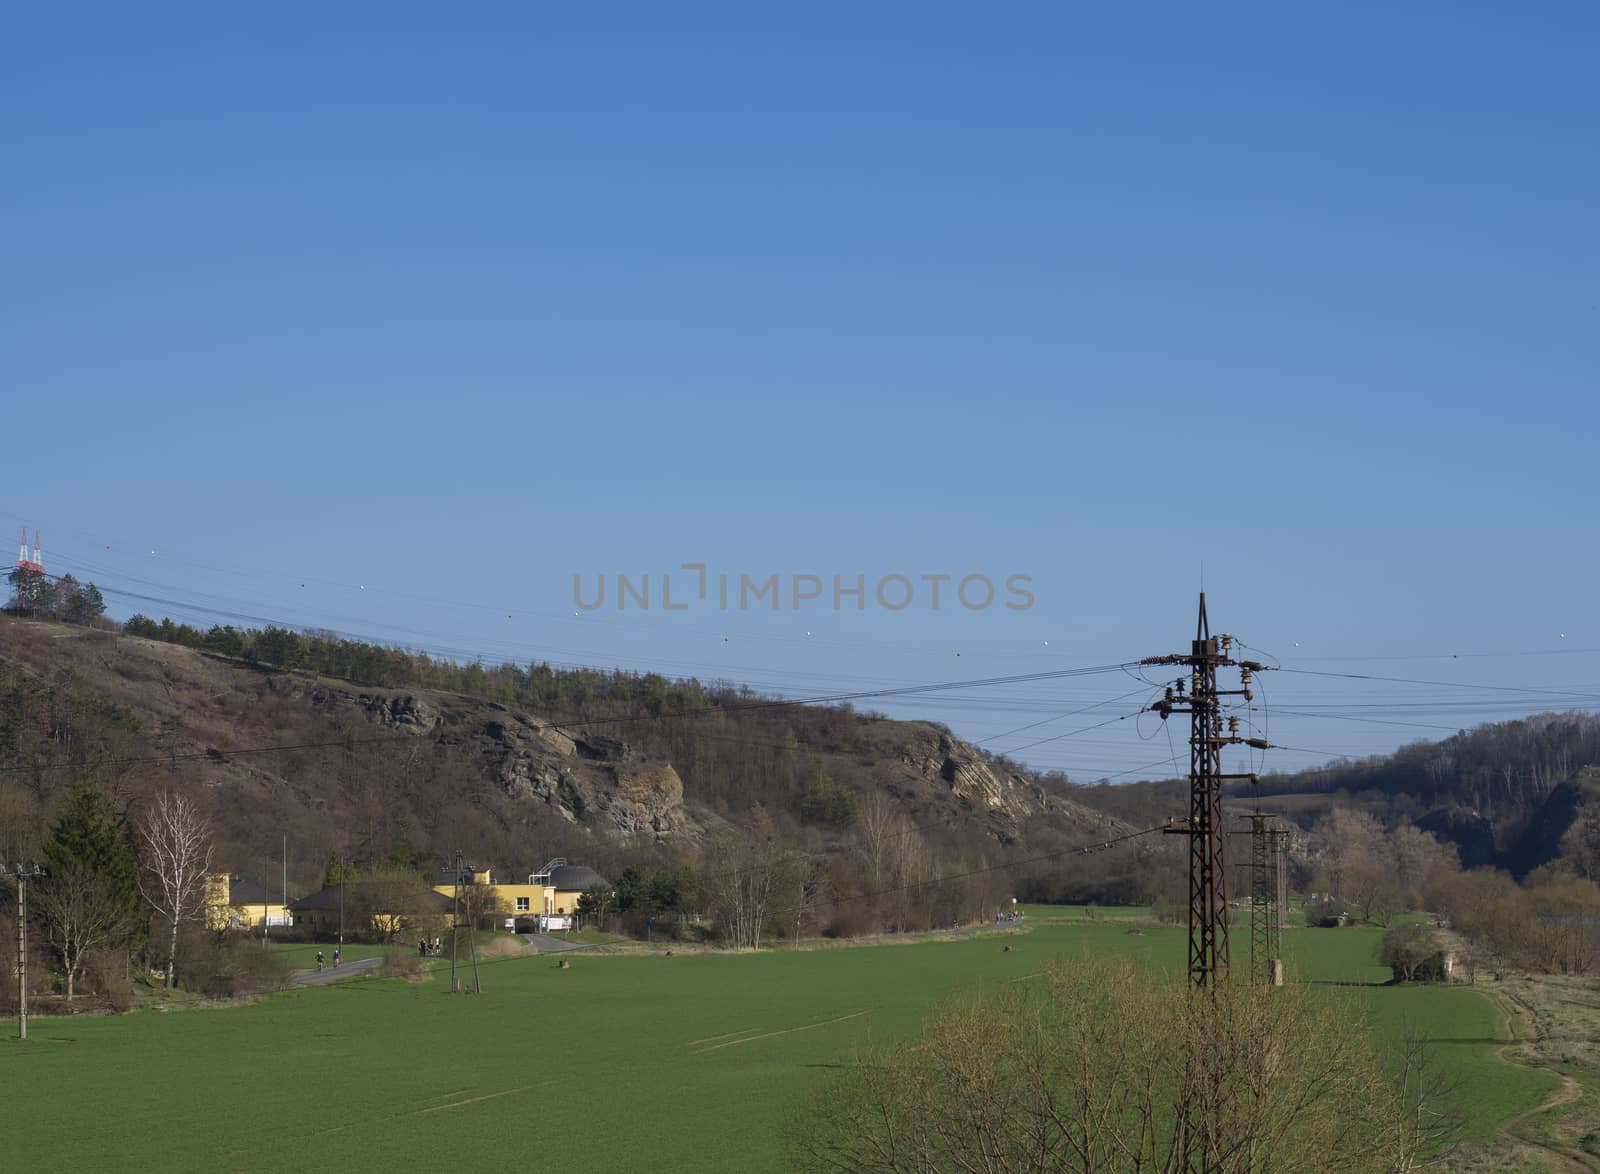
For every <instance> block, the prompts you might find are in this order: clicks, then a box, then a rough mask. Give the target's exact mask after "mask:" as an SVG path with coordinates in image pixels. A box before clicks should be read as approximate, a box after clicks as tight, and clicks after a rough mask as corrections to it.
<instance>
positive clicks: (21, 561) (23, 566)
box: [17, 526, 44, 575]
mask: <svg viewBox="0 0 1600 1174" xmlns="http://www.w3.org/2000/svg"><path fill="white" fill-rule="evenodd" d="M17 567H18V569H20V570H24V571H37V572H38V573H39V574H41V575H42V574H44V550H43V549H42V548H41V547H40V546H39V531H37V530H35V531H34V532H33V556H32V557H31V558H30V557H29V556H28V528H27V527H26V526H24V527H23V528H22V552H21V553H20V554H18V555H17Z"/></svg>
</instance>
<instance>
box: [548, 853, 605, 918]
mask: <svg viewBox="0 0 1600 1174" xmlns="http://www.w3.org/2000/svg"><path fill="white" fill-rule="evenodd" d="M528 879H529V880H530V881H538V882H539V883H540V885H541V887H542V888H543V889H544V907H545V908H544V911H545V912H546V913H548V914H554V915H557V916H566V915H571V914H575V913H577V912H578V898H579V897H582V896H583V895H584V894H585V893H587V892H588V891H589V890H590V889H592V888H594V887H595V886H596V885H599V886H600V887H601V888H604V889H608V890H609V889H610V888H611V882H610V881H608V880H606V878H605V877H603V876H601V875H600V874H599V873H598V872H596V871H595V870H594V869H592V868H589V867H587V866H586V865H582V864H568V863H567V862H566V860H565V859H563V858H562V857H559V856H558V857H556V859H554V860H552V861H551V862H550V863H549V864H546V865H545V866H544V868H543V869H541V870H540V871H539V872H536V873H534V874H533V875H532V876H530V877H529V878H528Z"/></svg>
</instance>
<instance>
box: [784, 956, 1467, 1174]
mask: <svg viewBox="0 0 1600 1174" xmlns="http://www.w3.org/2000/svg"><path fill="white" fill-rule="evenodd" d="M1421 1063H1422V1057H1421V1054H1420V1052H1418V1051H1416V1050H1415V1049H1412V1048H1408V1049H1407V1051H1406V1054H1405V1057H1404V1066H1403V1067H1404V1071H1402V1073H1401V1074H1400V1076H1399V1078H1398V1083H1396V1080H1395V1078H1393V1077H1391V1075H1390V1074H1388V1073H1387V1072H1386V1071H1385V1068H1384V1065H1383V1064H1382V1063H1381V1062H1380V1060H1379V1057H1378V1055H1377V1052H1376V1050H1375V1049H1374V1047H1373V1045H1372V1043H1371V1040H1370V1036H1369V1034H1368V1032H1367V1028H1366V1025H1365V1024H1364V1023H1363V1022H1361V1021H1360V1019H1359V1018H1358V1017H1357V1016H1356V1015H1355V1014H1354V1013H1353V1011H1352V1010H1351V1008H1350V1006H1349V1005H1348V1004H1346V1003H1343V1002H1342V1001H1334V1000H1330V999H1329V998H1327V997H1326V995H1313V994H1312V993H1311V992H1309V991H1307V990H1305V989H1302V988H1293V987H1290V988H1284V989H1259V988H1256V989H1252V988H1231V987H1229V988H1221V989H1218V990H1216V991H1214V992H1196V991H1194V990H1192V989H1190V988H1189V987H1188V986H1187V985H1186V984H1185V983H1183V982H1182V981H1181V980H1177V979H1168V978H1162V977H1156V976H1151V975H1148V974H1145V973H1143V972H1141V971H1140V970H1139V969H1138V968H1137V967H1136V966H1135V965H1134V964H1133V963H1132V962H1130V961H1126V960H1101V959H1091V960H1085V961H1080V962H1055V963H1051V964H1050V965H1049V966H1047V967H1046V968H1045V970H1044V971H1042V972H1041V973H1040V974H1038V975H1036V976H1033V977H1032V978H1030V979H1028V980H1025V981H1022V982H1015V983H1012V984H1010V985H1009V986H1006V987H1004V988H1002V990H1001V991H1000V992H999V993H996V994H993V995H990V996H987V997H984V998H978V999H968V1000H963V1001H958V1002H954V1003H951V1004H948V1005H946V1006H945V1007H943V1008H942V1009H941V1010H939V1011H937V1012H936V1013H935V1014H934V1015H933V1017H932V1018H931V1020H930V1021H929V1023H928V1025H927V1030H926V1034H925V1036H924V1038H923V1039H921V1040H919V1041H916V1042H913V1043H903V1044H887V1045H881V1046H877V1047H868V1048H866V1049H864V1050H862V1051H860V1052H858V1053H857V1054H856V1055H855V1056H854V1057H853V1059H852V1060H851V1061H850V1062H848V1063H846V1064H845V1066H844V1067H843V1068H842V1070H841V1071H840V1072H839V1074H838V1075H837V1077H835V1078H834V1079H831V1080H829V1081H828V1082H827V1083H826V1084H825V1085H823V1086H822V1087H821V1088H820V1089H819V1091H818V1092H817V1094H816V1099H815V1101H814V1103H813V1105H812V1107H811V1109H810V1111H809V1112H808V1113H807V1114H806V1115H805V1116H803V1117H802V1118H801V1119H799V1120H798V1121H797V1122H795V1125H794V1127H793V1129H792V1131H791V1145H792V1150H793V1153H794V1157H795V1159H796V1163H797V1164H798V1165H799V1166H800V1167H801V1168H803V1169H809V1170H835V1171H838V1170H850V1171H927V1172H930V1174H931V1172H932V1171H943V1170H985V1171H992V1172H996V1174H998V1172H1001V1171H1022V1170H1026V1171H1057V1170H1060V1171H1123V1170H1128V1171H1132V1170H1182V1169H1190V1168H1200V1166H1201V1165H1202V1164H1203V1165H1204V1168H1206V1169H1209V1170H1212V1171H1217V1172H1225V1171H1239V1172H1243V1171H1260V1170H1271V1171H1274V1172H1275V1174H1297V1172H1301V1171H1304V1172H1306V1174H1312V1172H1321V1171H1332V1170H1338V1171H1356V1172H1363V1174H1364V1172H1367V1171H1372V1172H1378V1171H1402V1170H1410V1169H1413V1168H1415V1167H1416V1166H1417V1165H1418V1164H1419V1163H1420V1162H1421V1160H1422V1157H1421V1156H1422V1155H1424V1154H1428V1153H1436V1152H1437V1151H1438V1150H1439V1149H1441V1148H1442V1147H1443V1145H1444V1143H1445V1142H1446V1141H1447V1140H1448V1137H1447V1135H1448V1134H1449V1133H1450V1132H1451V1131H1453V1130H1454V1129H1455V1128H1457V1123H1456V1122H1455V1121H1453V1120H1449V1119H1447V1118H1446V1117H1445V1116H1443V1115H1442V1114H1440V1113H1438V1112H1437V1111H1436V1110H1435V1108H1434V1098H1435V1097H1436V1096H1437V1093H1438V1091H1439V1090H1438V1089H1437V1087H1436V1086H1435V1084H1434V1083H1432V1082H1430V1081H1427V1080H1424V1079H1419V1076H1420V1073H1419V1071H1418V1069H1419V1067H1420V1065H1421ZM1202 1155H1203V1156H1204V1161H1203V1163H1202V1160H1201V1159H1202Z"/></svg>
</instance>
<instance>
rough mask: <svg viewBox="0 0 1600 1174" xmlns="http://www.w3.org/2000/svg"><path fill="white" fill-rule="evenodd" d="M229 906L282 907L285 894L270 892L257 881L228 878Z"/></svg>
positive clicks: (235, 877) (234, 877)
mask: <svg viewBox="0 0 1600 1174" xmlns="http://www.w3.org/2000/svg"><path fill="white" fill-rule="evenodd" d="M228 904H230V905H282V904H283V894H281V893H272V892H268V891H267V890H266V889H264V888H262V887H261V886H260V885H258V884H256V882H255V881H248V880H245V879H244V877H242V876H230V877H229V878H228Z"/></svg>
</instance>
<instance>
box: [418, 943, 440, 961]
mask: <svg viewBox="0 0 1600 1174" xmlns="http://www.w3.org/2000/svg"><path fill="white" fill-rule="evenodd" d="M442 953H444V943H443V942H442V941H440V940H439V939H438V938H434V939H433V941H431V942H430V941H429V940H428V939H427V938H419V939H418V941H417V957H418V958H437V957H438V956H439V955H440V954H442Z"/></svg>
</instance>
